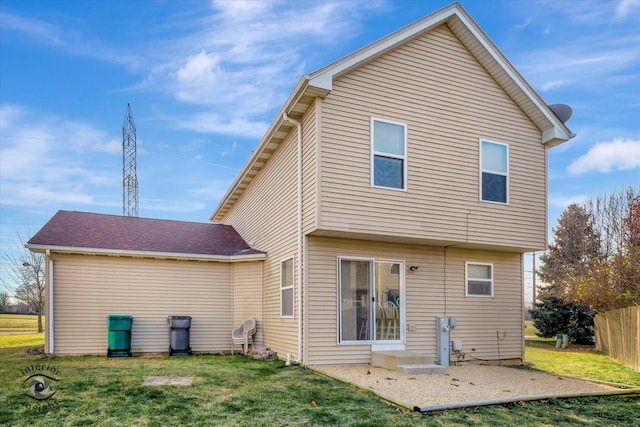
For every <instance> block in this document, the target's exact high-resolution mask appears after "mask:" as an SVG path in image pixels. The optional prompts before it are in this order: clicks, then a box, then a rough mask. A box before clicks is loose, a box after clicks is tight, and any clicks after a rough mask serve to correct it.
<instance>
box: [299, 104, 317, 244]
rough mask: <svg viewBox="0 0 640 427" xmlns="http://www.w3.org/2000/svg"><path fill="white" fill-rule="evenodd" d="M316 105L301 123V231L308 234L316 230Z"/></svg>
mask: <svg viewBox="0 0 640 427" xmlns="http://www.w3.org/2000/svg"><path fill="white" fill-rule="evenodd" d="M319 102H320V101H319V100H318V103H316V104H314V105H312V106H311V107H310V108H309V110H308V111H307V113H306V114H305V116H304V120H303V121H302V135H303V140H302V176H303V180H302V230H303V233H305V234H306V233H309V232H312V231H314V230H315V229H316V228H317V218H318V212H317V204H318V201H317V200H316V198H317V195H318V175H317V174H318V161H317V159H318V151H317V150H318V144H317V139H318V134H317V132H316V131H317V126H316V122H317V121H318V115H319V114H320V113H319V111H320V108H319V107H318V105H319Z"/></svg>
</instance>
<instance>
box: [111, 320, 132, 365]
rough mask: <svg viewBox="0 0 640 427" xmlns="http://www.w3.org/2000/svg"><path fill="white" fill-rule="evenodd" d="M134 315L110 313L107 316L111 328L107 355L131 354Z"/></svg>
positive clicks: (122, 355) (128, 355) (121, 355)
mask: <svg viewBox="0 0 640 427" xmlns="http://www.w3.org/2000/svg"><path fill="white" fill-rule="evenodd" d="M132 323H133V316H131V315H128V314H110V315H109V316H107V327H108V329H109V347H108V348H107V357H130V356H131V324H132Z"/></svg>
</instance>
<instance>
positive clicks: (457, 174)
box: [29, 3, 573, 365]
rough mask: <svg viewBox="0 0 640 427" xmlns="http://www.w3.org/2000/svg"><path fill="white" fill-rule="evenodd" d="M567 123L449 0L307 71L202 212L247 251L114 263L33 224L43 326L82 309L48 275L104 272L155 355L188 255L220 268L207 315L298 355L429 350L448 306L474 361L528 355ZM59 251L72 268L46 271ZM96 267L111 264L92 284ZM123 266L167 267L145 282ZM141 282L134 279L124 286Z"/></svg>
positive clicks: (320, 357) (300, 358)
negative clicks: (43, 286) (526, 276)
mask: <svg viewBox="0 0 640 427" xmlns="http://www.w3.org/2000/svg"><path fill="white" fill-rule="evenodd" d="M572 136H573V135H572V133H571V131H570V130H569V129H568V128H567V126H566V125H565V124H564V122H563V121H562V120H561V119H560V118H559V117H558V116H556V114H555V113H554V112H553V110H552V109H551V108H550V107H549V106H548V105H547V104H546V103H545V102H544V101H543V100H542V99H541V98H540V97H539V95H538V94H537V93H536V92H535V91H534V90H533V89H532V88H531V86H530V85H529V84H528V83H527V82H526V81H525V80H524V79H523V78H522V76H521V75H520V74H519V73H518V72H517V70H516V69H515V68H514V67H513V66H512V65H511V64H510V63H509V62H508V60H507V59H506V58H505V57H504V56H503V55H502V53H500V51H499V50H498V49H497V47H496V46H495V45H494V44H493V43H492V42H491V40H489V38H488V37H487V36H486V35H485V34H484V33H483V32H482V30H481V29H480V28H479V27H478V26H477V24H476V23H475V22H474V21H473V20H472V19H471V17H470V16H469V15H468V14H467V12H466V11H465V10H464V9H463V8H462V7H461V6H460V5H459V4H457V3H454V4H452V5H450V6H448V7H445V8H443V9H441V10H439V11H437V12H435V13H433V14H431V15H429V16H427V17H425V18H423V19H421V20H419V21H417V22H415V23H413V24H411V25H409V26H407V27H405V28H403V29H400V30H398V31H396V32H395V33H392V34H390V35H388V36H387V37H385V38H383V39H381V40H379V41H377V42H375V43H373V44H371V45H369V46H367V47H364V48H363V49H360V50H358V51H356V52H354V53H353V54H351V55H349V56H347V57H345V58H343V59H341V60H338V61H337V62H335V63H333V64H330V65H328V66H326V67H324V68H322V69H320V70H318V71H316V72H314V73H311V74H309V75H306V76H304V77H302V78H301V79H300V81H299V82H298V84H297V85H296V87H295V88H294V89H293V91H292V93H291V94H290V96H289V98H288V99H287V101H286V102H285V104H284V105H283V106H282V108H281V110H280V112H279V114H278V115H277V117H276V119H275V120H274V121H273V123H272V124H271V126H270V127H269V129H268V130H267V132H266V134H265V135H264V137H263V138H262V139H261V140H260V142H259V143H258V146H257V147H256V149H255V150H254V151H253V152H252V154H251V156H250V158H249V159H248V161H247V163H246V164H245V166H244V167H243V169H242V170H241V172H240V173H239V175H238V177H237V178H236V179H235V181H234V182H233V183H232V185H231V187H230V188H229V190H228V191H227V193H226V194H225V195H224V197H223V198H222V200H221V201H220V203H219V204H218V206H217V207H216V208H215V210H214V211H213V213H212V215H211V217H210V220H211V221H213V222H215V224H208V225H198V227H199V226H207V227H212V229H213V228H217V227H227V228H226V229H225V230H227V232H229V233H231V230H233V231H234V232H237V234H238V235H239V236H241V237H242V240H243V242H242V243H239V246H238V247H236V248H235V249H236V250H237V249H242V250H246V251H249V252H250V253H248V254H246V255H245V254H239V255H234V256H233V257H232V258H233V259H220V258H219V256H220V254H210V253H209V252H207V251H204V250H202V251H201V250H200V249H198V247H195V248H192V249H190V250H188V251H187V252H189V251H191V252H195V253H191V252H189V254H188V259H182V258H173V257H172V256H168V257H165V256H164V254H166V253H167V251H169V249H167V250H163V248H162V240H159V241H158V242H159V244H160V245H161V246H160V247H159V248H155V249H149V248H140V251H141V252H145V253H146V252H152V253H155V252H158V253H160V258H159V259H155V258H154V259H153V260H152V259H149V258H147V257H146V256H145V254H144V253H143V254H137V255H136V253H129V252H127V251H124V252H123V253H122V254H121V256H119V257H117V258H113V256H112V255H113V254H112V253H111V252H116V255H117V254H120V251H121V249H120V246H119V245H115V246H113V247H111V248H107V249H105V252H100V253H99V254H98V253H95V254H94V253H89V255H91V256H90V257H88V256H87V255H84V254H82V255H70V254H66V253H62V252H60V250H59V249H60V248H59V246H65V245H60V244H58V243H56V242H57V240H56V239H57V238H59V237H60V236H58V237H56V239H53V240H51V241H49V242H47V243H43V242H40V243H38V242H39V240H38V239H37V237H38V235H36V236H35V237H34V239H32V241H30V242H29V247H30V248H31V249H32V250H41V251H48V252H47V253H48V257H47V258H48V259H49V260H50V261H49V262H53V268H50V274H53V295H54V297H53V307H54V316H52V317H51V318H52V319H53V320H52V322H54V325H57V322H58V321H59V319H58V320H56V316H58V317H61V316H63V313H65V312H66V310H70V309H71V307H68V308H65V307H64V305H63V304H70V305H74V304H77V303H75V302H72V301H76V299H75V298H76V296H75V293H74V292H75V291H74V292H71V294H73V296H71V295H70V296H69V297H68V298H65V296H64V295H62V294H61V295H58V294H57V290H56V289H58V287H59V286H65V285H64V284H65V283H66V282H68V288H69V289H77V288H79V287H81V286H82V285H83V283H84V282H85V280H86V279H87V278H86V276H87V275H90V276H91V277H92V280H94V281H93V282H92V286H96V287H101V286H102V287H109V283H110V281H111V277H110V276H109V275H117V276H118V280H120V281H128V282H127V283H128V285H127V286H129V288H127V291H128V292H131V293H132V294H134V293H135V295H137V296H136V298H135V299H134V298H132V299H131V302H130V304H129V305H125V306H123V307H122V308H120V307H114V306H111V307H109V310H111V311H113V310H116V309H117V311H133V310H134V308H136V307H138V306H139V307H144V309H143V308H141V309H139V310H140V311H139V313H140V314H136V313H134V315H135V316H136V318H140V322H141V323H142V322H146V320H144V315H145V313H146V311H145V310H150V312H151V311H154V310H155V311H154V316H156V317H154V319H156V320H153V322H155V323H153V325H151V320H148V322H149V329H148V334H149V335H150V337H149V341H148V342H146V343H145V344H140V348H141V349H142V350H143V351H157V350H155V349H156V346H155V344H153V343H154V342H155V341H154V339H156V338H157V339H160V335H158V336H157V337H156V338H154V337H152V336H151V335H153V334H155V333H156V332H155V331H156V330H159V328H160V323H161V317H162V316H165V315H166V314H188V315H192V316H194V326H193V327H194V328H195V324H196V322H195V315H194V314H192V313H191V312H189V310H190V309H191V306H190V305H189V302H188V301H187V299H185V300H184V305H182V306H180V307H179V309H180V311H181V313H174V312H175V310H177V308H176V309H174V308H173V307H172V306H171V305H170V304H169V305H165V306H163V307H161V308H155V307H156V302H157V303H158V304H159V303H160V301H162V297H160V296H158V297H157V299H156V300H155V301H154V300H152V299H151V295H152V294H155V292H156V291H157V292H158V294H161V293H164V292H169V291H173V292H174V289H173V288H174V287H175V286H176V285H175V283H178V282H177V280H178V279H180V280H179V283H181V285H180V286H181V288H180V289H181V290H182V291H183V292H187V290H188V289H189V287H190V286H191V285H189V282H190V281H191V280H190V279H189V280H184V278H183V275H186V274H194V275H195V274H196V273H195V272H192V267H193V268H195V269H199V271H200V272H201V274H202V276H201V279H202V280H203V281H204V282H207V277H206V276H207V275H209V274H211V275H214V274H216V273H217V272H221V271H224V272H226V273H225V274H227V276H226V279H224V278H223V277H225V276H224V275H221V276H219V278H218V279H213V278H209V282H207V284H206V285H204V286H203V288H202V289H201V292H198V293H197V298H210V295H206V292H204V289H205V288H206V287H207V286H210V287H211V289H212V292H215V293H216V294H217V297H216V298H218V297H220V296H222V297H220V298H221V303H219V304H214V305H213V306H212V307H211V308H210V309H211V312H219V310H221V309H222V310H223V311H222V312H224V313H226V316H228V317H227V321H226V323H225V321H223V319H222V318H219V319H218V320H216V321H217V322H220V323H219V325H220V326H221V327H222V326H224V328H226V329H225V333H227V332H229V331H230V325H231V324H232V323H234V322H235V323H238V319H240V318H241V317H243V316H245V315H248V314H249V313H250V314H251V316H253V317H256V319H258V330H259V336H258V339H257V345H258V346H266V347H270V348H271V349H273V350H275V351H277V353H278V354H279V355H280V356H281V357H287V356H290V357H292V359H293V360H296V361H297V362H299V363H302V364H304V365H322V364H334V363H341V364H342V363H369V362H370V361H371V355H372V352H375V351H382V350H407V351H413V352H418V353H422V354H424V355H427V356H432V357H434V358H435V357H436V354H437V351H438V349H437V346H438V344H437V343H438V329H439V328H438V327H437V319H438V317H442V316H451V317H454V318H455V325H452V326H455V327H454V328H452V329H451V330H450V334H451V339H455V340H456V341H457V342H458V343H459V344H461V345H462V348H463V351H464V353H465V354H466V357H467V358H469V359H474V360H497V359H498V358H500V359H512V360H522V358H523V353H524V321H523V304H524V301H523V299H524V298H523V271H524V262H523V259H524V254H525V253H527V252H531V251H535V250H542V249H543V248H545V246H546V242H547V235H546V233H547V228H548V227H547V184H548V182H547V181H548V180H547V150H548V149H549V148H551V147H553V146H556V145H558V144H561V143H562V142H564V141H566V140H568V139H570V138H571V137H572ZM54 219H55V217H54ZM121 219H122V218H121ZM122 220H123V221H124V220H127V221H136V220H135V219H126V218H125V219H122ZM109 221H116V220H115V219H114V218H111V219H109ZM112 225H114V226H115V224H112ZM158 226H159V227H160V225H158ZM48 227H49V225H47V226H45V228H44V229H43V230H47V228H48ZM41 232H42V231H41ZM132 232H133V231H132ZM140 232H144V231H140ZM87 233H88V235H93V234H94V232H92V231H89V230H87ZM159 233H160V234H162V231H161V230H160V231H159ZM63 234H64V233H63ZM187 238H190V237H187ZM244 242H249V243H250V244H246V243H244ZM56 246H57V247H56ZM102 246H107V245H102ZM223 246H224V245H223ZM71 247H72V248H73V249H75V248H76V246H71ZM252 248H257V249H259V250H260V251H258V250H256V249H252ZM171 251H173V252H175V249H172V250H171ZM171 251H169V252H171ZM200 252H206V254H203V253H200ZM181 253H182V252H181ZM196 253H200V256H201V257H202V258H205V259H200V258H198V256H196ZM207 254H208V255H207ZM174 255H175V253H174ZM209 255H210V256H212V257H218V258H216V259H215V260H213V259H209V258H207V256H209ZM223 256H229V255H223ZM245 257H246V258H245ZM67 258H68V259H67ZM51 260H53V261H51ZM207 260H208V261H207ZM201 261H205V262H201ZM241 261H246V262H241ZM65 262H69V263H70V264H74V263H75V265H74V268H71V267H69V268H70V270H72V271H73V270H75V275H74V274H73V272H72V271H69V272H68V273H66V276H65V274H62V273H61V274H60V276H58V275H56V273H55V272H56V271H57V269H58V268H60V266H64V264H65ZM107 262H109V263H110V267H105V266H103V264H105V263H107ZM138 264H140V265H139V266H138ZM142 264H144V265H142ZM56 266H58V267H56ZM130 266H132V267H130ZM133 266H135V267H133ZM96 268H104V269H105V273H103V276H102V277H101V278H100V279H99V280H98V279H96V276H95V273H94V272H93V269H96ZM128 268H136V269H140V270H139V271H141V272H142V271H143V270H144V271H146V270H154V269H156V268H157V269H160V268H162V269H163V273H161V274H155V275H154V276H153V277H154V279H153V280H151V281H148V278H144V279H143V276H145V274H126V273H124V270H126V269H128ZM145 268H146V270H145ZM51 270H53V273H51ZM165 275H166V276H167V277H168V278H169V279H165V278H164V276H165ZM72 280H75V281H76V282H75V283H74V284H72V283H71V282H72ZM139 280H146V281H147V282H145V283H146V285H147V286H149V287H147V288H146V290H145V291H142V292H140V291H137V290H134V288H136V287H138V286H139V285H138V281H139ZM158 280H163V283H155V282H154V281H158ZM221 280H222V281H224V283H222V282H221ZM50 286H51V285H50ZM123 286H124V285H123ZM225 287H226V288H227V290H226V291H225V290H224V289H223V288H225ZM119 289H123V288H119ZM214 289H215V291H214ZM178 293H179V294H180V295H181V296H185V295H184V294H183V293H181V292H178ZM90 294H91V293H90V292H89V293H88V294H87V296H89V295H90ZM242 295H251V296H252V298H246V299H243V297H242ZM185 298H186V297H185ZM192 298H196V295H193V296H192ZM56 301H59V302H56ZM65 301H66V302H65ZM102 304H103V301H102V300H97V301H95V306H101V305H102ZM193 304H194V305H195V302H194V303H193ZM209 304H210V303H207V305H209ZM245 304H246V305H245ZM74 306H75V305H74ZM225 308H227V309H228V308H230V311H224V310H225ZM167 310H169V311H171V312H170V313H169V312H167ZM61 311H62V313H61ZM205 311H206V310H205ZM211 312H208V314H206V313H205V312H202V315H203V316H205V317H206V316H207V315H208V316H212V314H211ZM55 313H58V314H57V315H56V314H55ZM105 314H106V313H104V312H101V313H100V316H103V315H105ZM66 315H67V316H69V318H73V315H72V314H71V313H70V312H69V313H68V314H66ZM102 318H104V316H103V317H102ZM76 321H78V319H76ZM136 322H138V321H137V320H136V321H134V325H135V324H136ZM81 329H82V326H81V325H80V324H78V326H77V330H78V331H80V330H81ZM54 331H55V327H54ZM152 331H154V332H153V333H152ZM94 332H95V333H98V332H99V331H97V329H96V331H94ZM136 332H137V331H135V330H134V337H135V336H136V335H137V334H136ZM78 333H80V332H78ZM141 333H142V331H141ZM104 334H106V332H105V333H103V335H104ZM158 334H159V332H158ZM194 335H195V334H194ZM203 337H204V336H203ZM100 339H101V340H102V341H101V343H104V340H105V338H104V337H101V338H100ZM206 339H214V338H213V337H207V338H206ZM206 339H205V340H206ZM133 340H134V342H135V338H133ZM52 342H53V341H52ZM54 344H55V343H54ZM54 344H51V345H52V346H53V345H54ZM164 344H166V342H165V343H164ZM73 345H74V344H73V343H72V344H70V347H68V348H69V351H71V349H72V348H73ZM78 345H79V344H78ZM160 347H161V346H160ZM165 347H166V345H165ZM192 347H194V346H193V345H192ZM205 347H207V345H206V344H205V343H204V342H203V343H202V347H200V348H202V349H204V348H205ZM50 348H51V347H50ZM52 348H54V349H55V351H56V352H58V348H59V347H57V346H56V347H52ZM78 348H79V347H78ZM209 348H213V347H211V346H210V347H207V350H208V349H209ZM152 349H153V350H152ZM61 351H62V350H61ZM65 351H66V350H65ZM194 351H198V349H197V348H196V347H194Z"/></svg>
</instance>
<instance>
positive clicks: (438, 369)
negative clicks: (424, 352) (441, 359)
mask: <svg viewBox="0 0 640 427" xmlns="http://www.w3.org/2000/svg"><path fill="white" fill-rule="evenodd" d="M397 371H398V372H401V373H403V374H406V375H433V374H444V373H445V370H444V366H440V365H433V364H422V365H398V366H397Z"/></svg>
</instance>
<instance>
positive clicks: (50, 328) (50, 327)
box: [45, 249, 55, 354]
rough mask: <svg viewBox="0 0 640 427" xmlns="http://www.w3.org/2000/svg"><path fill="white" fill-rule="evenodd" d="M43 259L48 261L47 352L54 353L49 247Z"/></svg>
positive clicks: (51, 270) (51, 267)
mask: <svg viewBox="0 0 640 427" xmlns="http://www.w3.org/2000/svg"><path fill="white" fill-rule="evenodd" d="M45 259H46V261H47V262H48V266H47V267H48V268H47V273H48V276H49V277H48V279H49V280H47V282H48V284H49V310H47V320H48V323H49V325H48V326H47V332H48V334H47V335H49V354H54V350H55V348H54V345H55V340H54V337H53V334H54V332H53V258H52V257H51V251H50V250H49V249H47V250H46V252H45Z"/></svg>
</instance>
